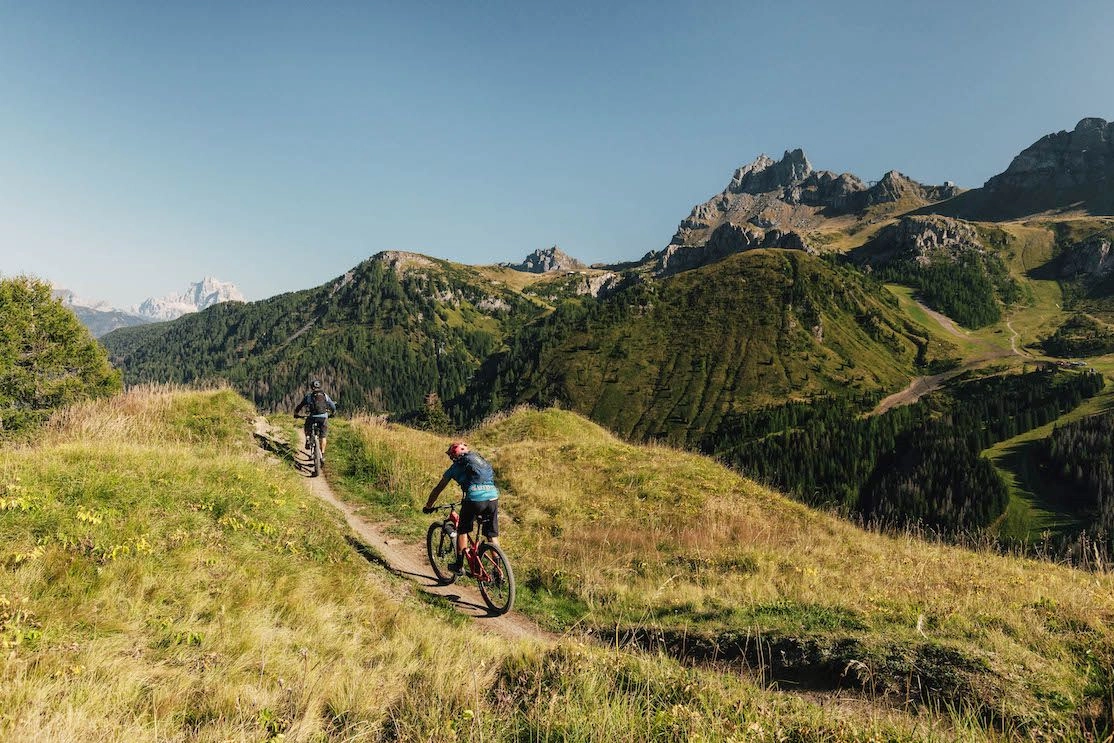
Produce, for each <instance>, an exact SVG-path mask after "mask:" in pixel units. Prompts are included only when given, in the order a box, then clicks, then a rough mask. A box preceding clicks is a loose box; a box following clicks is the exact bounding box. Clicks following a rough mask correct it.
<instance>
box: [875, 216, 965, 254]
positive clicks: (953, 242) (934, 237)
mask: <svg viewBox="0 0 1114 743" xmlns="http://www.w3.org/2000/svg"><path fill="white" fill-rule="evenodd" d="M872 249H873V251H874V254H875V255H881V256H885V257H887V258H901V259H912V260H914V261H916V262H917V263H918V264H920V265H922V266H923V265H927V264H928V263H929V262H930V261H931V260H932V259H933V258H937V257H947V258H949V259H951V260H955V259H957V258H958V257H959V256H961V255H962V254H964V253H968V252H971V251H977V252H982V251H983V245H982V243H981V242H980V240H979V233H978V231H977V230H976V229H975V226H974V225H972V224H971V223H970V222H964V221H962V220H959V219H951V218H949V217H938V216H913V217H902V218H901V219H900V220H899V221H898V222H897V223H896V224H893V225H890V226H889V227H886V228H885V229H883V230H882V231H881V232H879V233H878V236H877V238H875V240H874V244H873V245H872Z"/></svg>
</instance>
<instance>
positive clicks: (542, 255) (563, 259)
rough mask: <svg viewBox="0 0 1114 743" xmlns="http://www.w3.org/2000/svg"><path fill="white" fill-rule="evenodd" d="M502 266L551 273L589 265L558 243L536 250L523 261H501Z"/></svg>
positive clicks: (517, 269)
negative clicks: (558, 245) (557, 244)
mask: <svg viewBox="0 0 1114 743" xmlns="http://www.w3.org/2000/svg"><path fill="white" fill-rule="evenodd" d="M499 265H501V266H505V267H507V268H513V269H514V270H516V271H525V272H526V273H549V272H551V271H576V270H578V269H581V268H587V266H586V265H585V264H583V263H581V262H580V261H578V260H577V259H576V258H573V257H572V256H570V255H569V254H568V253H566V252H565V251H563V250H561V249H560V248H558V247H557V246H556V245H554V246H553V247H550V248H545V249H544V250H541V249H539V250H535V251H534V252H533V253H531V254H530V255H528V256H526V260H524V261H523V262H522V263H517V264H514V263H501V264H499Z"/></svg>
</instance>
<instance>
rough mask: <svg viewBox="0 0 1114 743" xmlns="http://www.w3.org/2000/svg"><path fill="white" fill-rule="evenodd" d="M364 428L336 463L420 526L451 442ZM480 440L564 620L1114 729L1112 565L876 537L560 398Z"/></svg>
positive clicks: (985, 714) (525, 576)
mask: <svg viewBox="0 0 1114 743" xmlns="http://www.w3.org/2000/svg"><path fill="white" fill-rule="evenodd" d="M353 433H355V434H358V438H354V437H353V436H351V435H349V438H350V439H354V441H350V442H349V443H348V444H339V443H338V446H347V447H348V449H347V456H348V457H352V458H353V459H349V460H347V461H345V462H344V463H338V467H340V469H339V470H338V469H336V468H334V470H333V472H334V473H335V474H338V475H343V474H344V472H345V471H347V472H348V473H349V474H348V476H347V477H346V478H345V477H342V478H341V481H342V482H343V483H344V484H345V486H346V489H347V494H348V495H349V497H364V498H366V499H368V500H369V501H370V502H374V503H376V504H378V507H379V508H381V509H383V510H384V511H386V512H392V513H394V514H396V516H397V517H398V518H400V519H402V520H403V521H404V522H405V523H407V524H409V525H410V526H409V529H410V530H411V531H412V532H413V533H415V534H416V533H417V532H419V531H420V529H421V527H422V525H423V524H425V523H427V521H428V517H422V516H421V515H420V514H419V513H417V511H416V508H417V506H419V505H420V503H421V502H422V500H423V498H424V496H425V493H426V492H427V491H428V488H429V487H430V486H431V485H432V484H433V483H434V482H435V481H436V479H437V477H438V476H439V474H440V472H441V471H442V469H443V467H444V465H445V461H444V456H443V454H442V453H441V452H442V451H443V449H444V445H445V442H444V440H443V439H441V438H438V437H435V436H432V435H429V434H426V433H423V432H417V431H413V430H410V429H405V428H401V427H397V426H390V425H382V424H380V423H376V422H374V421H366V422H364V423H361V424H358V425H357V426H356V430H355V431H354V432H353ZM471 440H472V442H473V444H474V446H475V447H476V448H478V449H479V450H480V451H482V452H484V453H487V454H490V456H491V458H492V461H493V463H494V464H495V466H496V471H497V474H498V476H499V478H500V479H499V482H500V485H501V486H502V488H503V489H504V493H505V497H504V500H503V510H504V513H506V514H507V516H508V518H507V519H506V526H505V528H504V544H505V545H506V546H507V549H508V551H509V553H510V555H511V558H512V560H513V561H514V562H515V565H516V572H517V574H518V576H519V578H520V583H521V584H522V585H523V589H524V590H523V592H522V602H521V604H522V606H523V607H524V609H525V610H526V611H528V612H530V613H531V614H533V615H534V616H536V617H537V618H539V619H540V620H541V621H545V622H548V623H550V624H551V625H552V626H554V627H558V628H579V629H581V630H585V631H588V632H590V633H592V634H596V635H598V636H602V637H620V638H623V639H626V640H631V641H635V642H639V643H641V644H643V645H645V646H647V647H652V648H656V649H660V650H664V651H666V652H668V653H672V654H676V655H681V656H684V657H686V658H688V659H690V660H698V659H701V658H706V659H711V658H717V659H719V660H720V661H724V662H732V663H734V662H740V663H745V664H750V665H752V666H755V665H758V666H760V667H762V668H763V671H764V672H766V673H769V674H771V676H773V677H775V678H779V679H780V680H782V681H784V682H792V683H799V684H804V685H806V686H807V685H811V686H819V687H824V686H825V684H832V685H839V684H840V683H844V684H849V683H853V682H852V681H849V680H848V679H849V677H853V678H857V679H858V681H859V682H860V684H861V686H862V687H863V688H869V689H871V690H873V691H876V692H878V693H882V692H886V693H890V694H892V695H895V696H898V697H901V698H904V699H907V700H909V701H912V702H920V703H922V704H924V705H928V706H933V705H939V706H947V707H950V708H953V709H964V710H966V711H967V712H968V714H973V715H975V716H978V717H981V718H983V719H985V720H988V721H992V722H994V723H995V724H997V725H1001V726H1004V727H1005V728H1006V729H1007V730H1010V731H1012V732H1013V733H1016V734H1020V733H1021V732H1024V733H1025V734H1031V735H1034V736H1037V737H1039V736H1040V735H1045V734H1047V735H1049V736H1052V737H1058V736H1069V735H1071V734H1073V733H1078V731H1079V730H1080V728H1081V727H1087V726H1091V727H1098V728H1102V727H1104V726H1109V723H1110V706H1111V701H1112V700H1111V698H1110V696H1109V682H1110V675H1109V674H1110V667H1111V662H1112V659H1114V628H1112V626H1111V623H1112V621H1114V578H1112V577H1111V576H1109V575H1105V574H1101V575H1094V574H1087V573H1082V572H1077V571H1073V570H1070V569H1067V568H1064V567H1061V566H1057V565H1051V564H1046V563H1039V562H1034V561H1027V560H1022V559H1014V558H1008V557H1002V556H998V555H995V554H992V553H990V552H989V551H981V552H980V551H969V550H963V549H958V548H954V547H948V546H944V545H942V544H937V543H933V542H926V541H924V540H922V539H920V538H917V537H916V536H914V535H906V536H900V537H889V536H882V535H878V534H876V533H871V532H866V531H863V530H861V529H858V528H856V527H854V526H852V525H849V524H847V523H845V522H842V521H840V520H838V519H835V518H832V517H829V516H827V515H823V514H820V513H817V512H814V511H810V510H809V509H807V508H805V507H803V506H800V505H798V504H796V503H793V502H792V501H789V500H788V499H786V498H784V497H782V496H780V495H777V494H775V493H773V492H771V491H769V490H767V489H766V488H763V487H761V486H760V485H757V484H755V483H754V482H751V481H748V480H746V479H745V478H743V477H740V476H739V475H737V474H734V473H732V472H730V471H729V470H727V469H725V468H723V467H721V466H720V465H718V464H717V463H715V462H714V461H712V460H709V459H707V458H703V457H699V456H695V455H690V454H686V453H682V452H680V451H677V450H673V449H669V448H665V447H654V446H649V447H647V446H633V445H629V444H626V443H623V442H622V441H620V440H618V439H616V438H614V437H613V436H611V435H610V434H608V433H606V432H605V431H604V430H603V429H601V428H599V427H597V426H596V425H594V424H592V423H589V422H588V421H586V420H584V419H583V418H580V417H579V416H576V415H574V414H572V413H568V412H563V411H557V410H549V411H543V412H537V411H528V410H521V411H518V412H515V413H514V414H512V415H510V416H508V417H505V418H499V419H494V420H493V421H492V422H489V423H488V424H486V425H484V426H483V427H481V428H480V429H478V430H476V431H475V432H473V434H472V439H471ZM339 441H340V439H338V442H339ZM338 454H339V452H338ZM355 472H358V473H359V476H358V477H357V476H354V475H353V474H352V473H355ZM762 648H765V649H766V651H765V652H766V653H767V654H766V655H762V653H763V651H762ZM756 650H757V653H756ZM763 659H764V660H763ZM841 679H842V680H841Z"/></svg>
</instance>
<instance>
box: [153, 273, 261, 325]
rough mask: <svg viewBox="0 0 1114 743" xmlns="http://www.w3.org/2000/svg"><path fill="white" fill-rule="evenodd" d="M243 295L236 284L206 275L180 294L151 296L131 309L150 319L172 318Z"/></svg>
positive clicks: (242, 296)
mask: <svg viewBox="0 0 1114 743" xmlns="http://www.w3.org/2000/svg"><path fill="white" fill-rule="evenodd" d="M243 301H244V295H243V294H241V293H240V290H239V289H237V288H236V285H235V284H233V283H231V282H228V281H218V280H217V279H214V278H213V277H211V276H206V277H205V278H204V279H202V280H201V281H198V282H197V283H194V284H190V286H189V288H188V289H186V290H185V291H184V292H182V293H181V294H174V295H168V296H165V297H159V298H155V297H151V298H150V299H148V300H146V301H145V302H143V303H142V304H140V305H139V306H138V307H135V308H134V309H133V312H135V314H137V315H139V316H140V317H146V318H148V319H150V320H173V319H175V318H178V317H181V316H182V315H187V314H189V313H191V312H199V311H201V310H203V309H206V308H208V307H212V306H213V305H214V304H220V303H221V302H243Z"/></svg>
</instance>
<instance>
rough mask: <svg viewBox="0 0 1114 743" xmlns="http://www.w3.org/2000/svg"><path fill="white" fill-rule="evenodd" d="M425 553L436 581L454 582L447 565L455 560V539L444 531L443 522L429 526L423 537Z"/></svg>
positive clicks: (454, 577) (453, 575) (453, 574)
mask: <svg viewBox="0 0 1114 743" xmlns="http://www.w3.org/2000/svg"><path fill="white" fill-rule="evenodd" d="M425 551H426V555H427V556H428V557H429V566H430V567H431V568H433V574H434V575H436V576H437V580H438V581H440V582H441V583H444V584H449V583H452V582H453V581H455V580H456V573H454V572H453V571H452V570H449V563H451V562H452V561H453V560H454V559H455V558H456V537H455V536H454V535H452V534H450V533H449V532H448V531H446V530H445V524H444V523H443V522H440V521H438V522H436V523H433V524H430V525H429V531H427V532H426V535H425Z"/></svg>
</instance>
